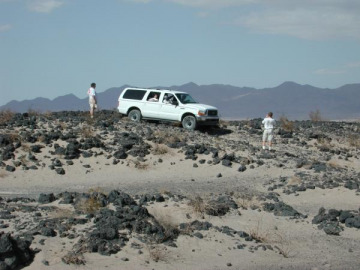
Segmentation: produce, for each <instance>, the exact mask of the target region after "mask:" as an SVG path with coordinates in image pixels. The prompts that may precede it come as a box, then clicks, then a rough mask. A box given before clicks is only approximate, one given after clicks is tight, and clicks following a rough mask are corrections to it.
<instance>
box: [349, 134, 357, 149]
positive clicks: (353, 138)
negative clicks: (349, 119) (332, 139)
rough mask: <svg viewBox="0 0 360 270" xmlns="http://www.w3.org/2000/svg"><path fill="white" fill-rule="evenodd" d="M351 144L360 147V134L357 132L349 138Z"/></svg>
mask: <svg viewBox="0 0 360 270" xmlns="http://www.w3.org/2000/svg"><path fill="white" fill-rule="evenodd" d="M348 142H349V145H350V146H351V147H355V148H360V136H359V135H357V134H351V135H350V136H349V138H348Z"/></svg>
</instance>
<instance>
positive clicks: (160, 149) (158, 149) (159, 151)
mask: <svg viewBox="0 0 360 270" xmlns="http://www.w3.org/2000/svg"><path fill="white" fill-rule="evenodd" d="M168 152H169V150H168V148H167V146H165V145H159V144H155V146H154V147H153V154H154V155H165V154H167V153H168Z"/></svg>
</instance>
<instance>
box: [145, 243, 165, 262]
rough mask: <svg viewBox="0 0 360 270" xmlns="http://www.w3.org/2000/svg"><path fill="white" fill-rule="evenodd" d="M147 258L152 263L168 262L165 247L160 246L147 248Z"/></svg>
mask: <svg viewBox="0 0 360 270" xmlns="http://www.w3.org/2000/svg"><path fill="white" fill-rule="evenodd" d="M147 250H148V252H149V257H150V259H151V260H152V261H154V262H159V261H162V262H166V261H167V260H168V253H167V249H166V247H163V246H160V245H151V246H147Z"/></svg>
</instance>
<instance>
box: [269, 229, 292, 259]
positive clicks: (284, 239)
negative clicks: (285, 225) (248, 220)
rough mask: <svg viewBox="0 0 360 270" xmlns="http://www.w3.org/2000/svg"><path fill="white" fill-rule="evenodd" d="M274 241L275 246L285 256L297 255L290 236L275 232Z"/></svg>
mask: <svg viewBox="0 0 360 270" xmlns="http://www.w3.org/2000/svg"><path fill="white" fill-rule="evenodd" d="M273 242H274V243H275V244H276V246H275V248H276V249H277V250H278V251H279V253H280V254H281V255H282V256H284V258H290V257H293V256H295V252H294V249H293V247H292V242H291V241H290V237H288V236H286V235H284V234H280V233H275V234H274V239H273Z"/></svg>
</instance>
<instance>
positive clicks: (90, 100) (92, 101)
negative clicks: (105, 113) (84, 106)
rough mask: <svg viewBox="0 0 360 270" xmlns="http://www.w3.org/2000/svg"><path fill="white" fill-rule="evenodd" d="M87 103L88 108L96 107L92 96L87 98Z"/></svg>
mask: <svg viewBox="0 0 360 270" xmlns="http://www.w3.org/2000/svg"><path fill="white" fill-rule="evenodd" d="M89 105H90V109H96V108H97V105H96V101H95V99H94V98H92V97H90V98H89Z"/></svg>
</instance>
